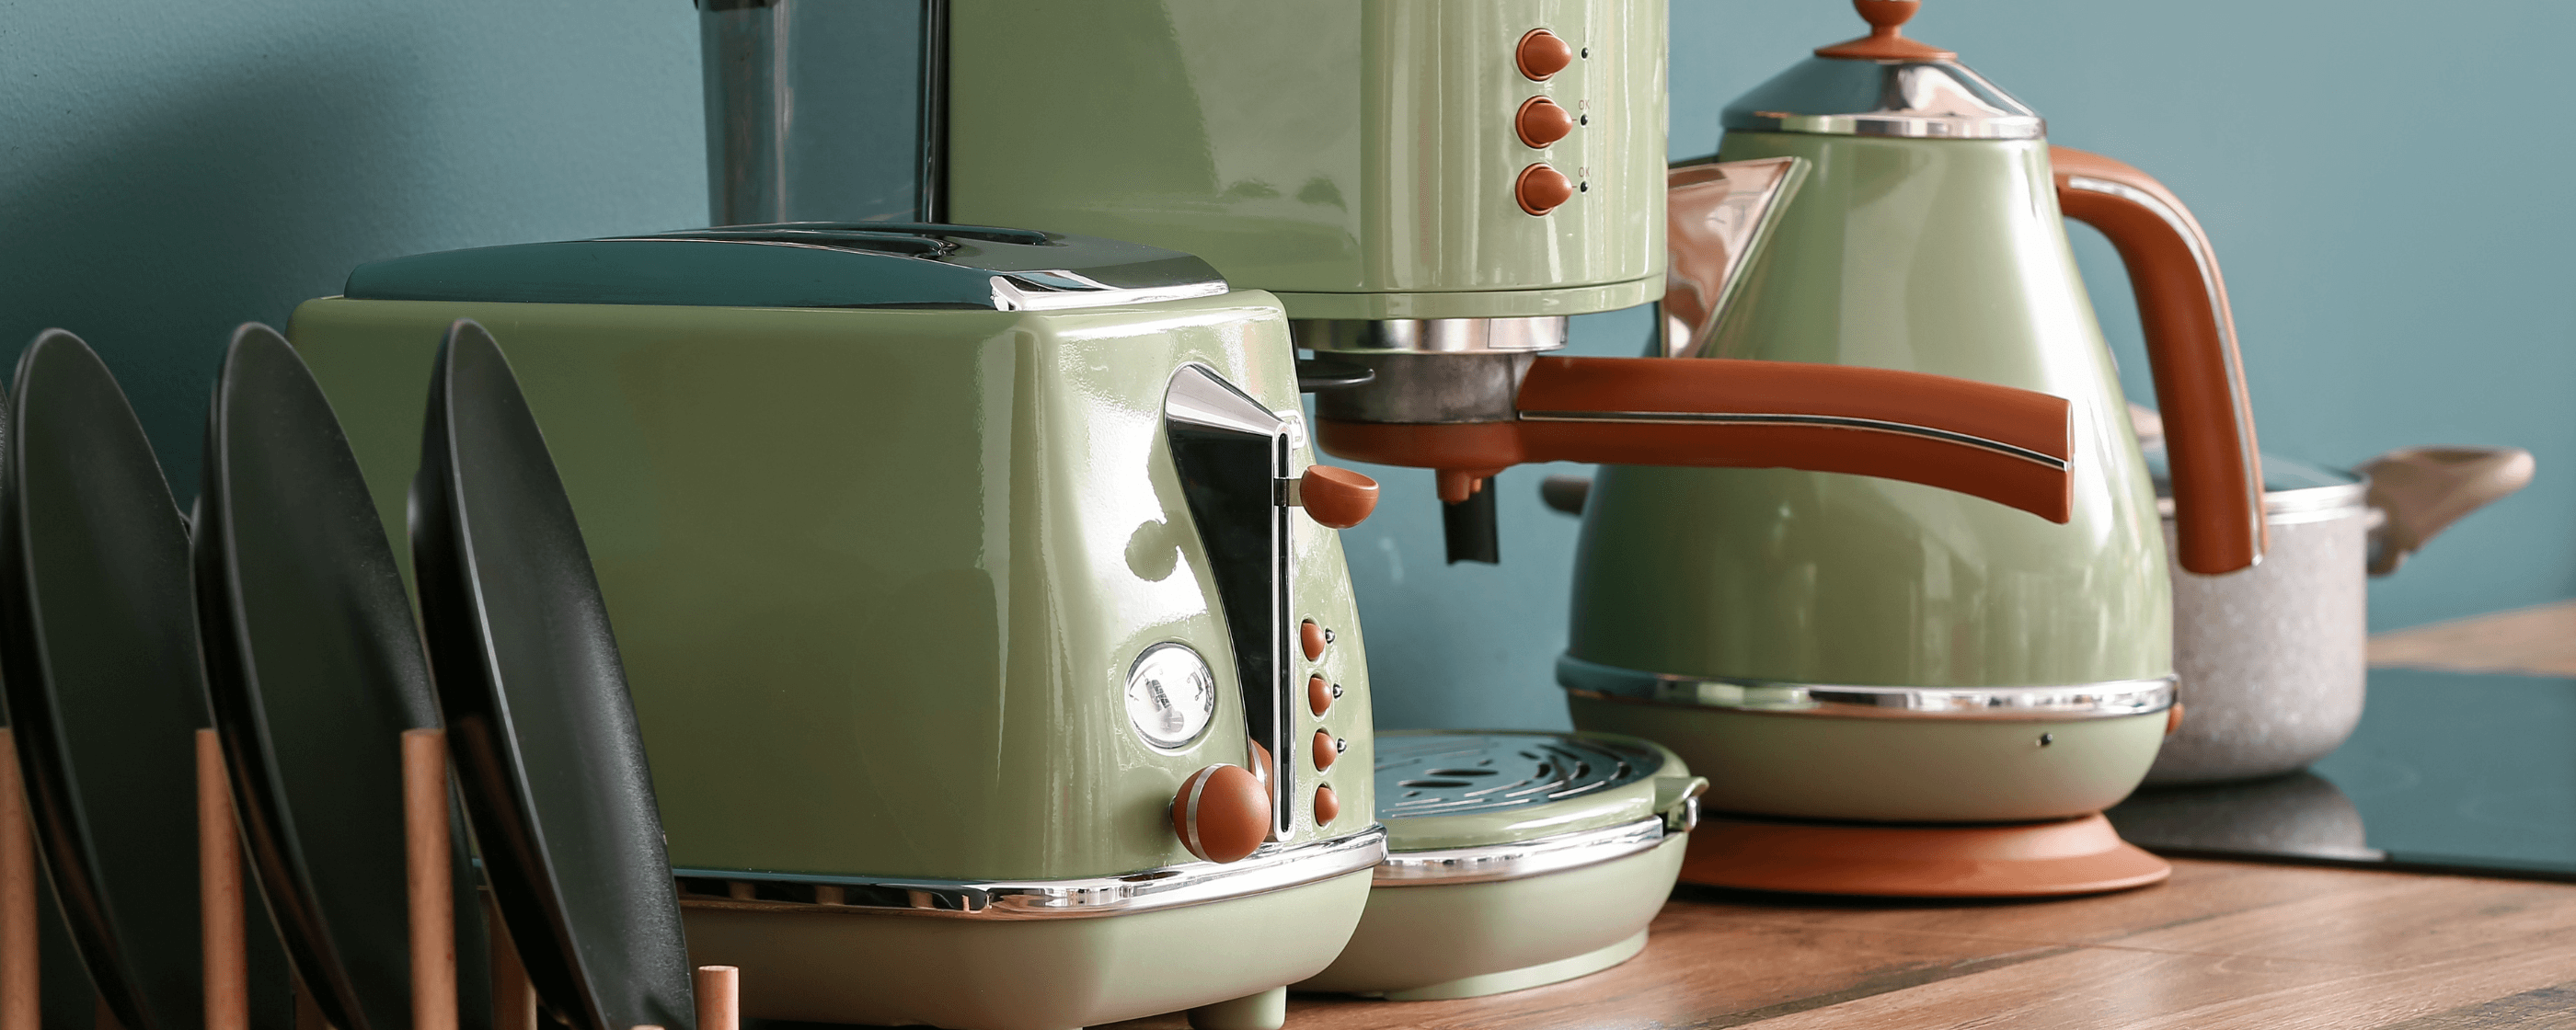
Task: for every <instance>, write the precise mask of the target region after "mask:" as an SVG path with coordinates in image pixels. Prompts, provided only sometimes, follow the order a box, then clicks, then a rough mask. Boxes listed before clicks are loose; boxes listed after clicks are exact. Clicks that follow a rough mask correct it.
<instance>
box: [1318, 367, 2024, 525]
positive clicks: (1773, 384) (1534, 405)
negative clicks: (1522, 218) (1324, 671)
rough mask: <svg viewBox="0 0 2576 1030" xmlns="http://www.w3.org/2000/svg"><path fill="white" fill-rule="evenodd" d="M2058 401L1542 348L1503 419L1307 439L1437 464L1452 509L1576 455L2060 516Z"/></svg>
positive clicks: (1327, 426) (1337, 425) (1912, 376)
mask: <svg viewBox="0 0 2576 1030" xmlns="http://www.w3.org/2000/svg"><path fill="white" fill-rule="evenodd" d="M2068 410H2069V405H2068V403H2067V401H2066V399H2065V398H2062V397H2054V396H2050V395H2048V394H2044V393H2037V392H2034V391H2030V390H2021V389H2015V388H2012V387H2007V386H1996V385H1994V384H1992V383H1981V382H1977V381H1974V380H1969V379H1959V378H1954V377H1950V376H1937V375H1929V374H1925V373H1920V372H1902V371H1896V370H1893V369H1882V368H1859V367H1852V366H1845V365H1823V364H1808V363H1803V362H1790V361H1748V360H1740V359H1731V358H1565V357H1542V358H1536V359H1533V360H1532V361H1531V362H1530V364H1529V366H1528V373H1527V375H1526V376H1525V377H1524V378H1523V379H1522V381H1521V385H1520V389H1519V391H1518V393H1517V395H1516V397H1515V410H1514V411H1513V413H1512V416H1513V417H1511V418H1509V419H1503V420H1496V421H1482V422H1449V423H1397V422H1358V421H1339V420H1335V419H1331V418H1322V419H1318V420H1317V422H1316V440H1317V441H1318V442H1319V443H1320V444H1322V446H1323V448H1324V450H1325V451H1327V452H1329V453H1332V454H1335V455H1339V456H1341V457H1345V458H1351V459H1354V460H1359V461H1373V462H1378V463H1380V464H1387V465H1402V466H1409V467H1413V468H1429V469H1437V470H1439V472H1440V477H1439V478H1440V491H1441V498H1442V499H1443V500H1445V501H1450V502H1452V503H1455V502H1456V501H1460V500H1464V499H1465V498H1466V496H1467V493H1468V491H1469V490H1470V489H1471V488H1472V485H1473V484H1474V483H1476V482H1477V481H1479V480H1482V479H1485V478H1489V477H1491V476H1493V475H1494V474H1495V473H1497V472H1500V471H1502V470H1503V469H1504V468H1507V467H1510V466H1513V465H1519V464H1525V463H1529V462H1538V461H1579V462H1591V463H1601V464H1614V465H1666V466H1684V467H1701V468H1792V469H1803V470H1806V471H1810V472H1843V473H1851V474H1855V475H1864V476H1877V477H1880V478H1884V479H1898V480H1904V481H1906V482H1911V483H1922V484H1925V485H1927V486H1936V487H1941V488H1943V489H1946V490H1955V491H1958V492H1960V493H1964V494H1969V495H1972V496H1976V497H1983V498H1985V499H1987V500H1990V501H1994V502H1996V503H1999V504H2004V505H2008V506H2011V507H2014V508H2019V509H2021V510H2023V511H2026V512H2030V513H2031V514H2033V515H2037V516H2039V517H2041V518H2044V519H2047V520H2049V521H2051V522H2057V523H2064V522H2066V521H2067V520H2068V519H2069V517H2070V515H2071V509H2072V507H2073V479H2072V477H2071V476H2070V475H2069V474H2068V464H2069V461H2070V459H2071V457H2072V454H2073V440H2072V431H2071V429H2070V427H2069V423H2068ZM1453 495H1454V496H1453Z"/></svg>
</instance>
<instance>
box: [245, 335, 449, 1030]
mask: <svg viewBox="0 0 2576 1030" xmlns="http://www.w3.org/2000/svg"><path fill="white" fill-rule="evenodd" d="M205 475H206V480H205V490H204V492H203V493H202V494H201V495H200V496H199V498H198V501H197V521H196V533H195V538H196V548H195V553H196V567H197V612H198V621H199V624H200V629H201V630H202V632H203V635H204V640H205V649H206V673H207V678H208V680H209V681H210V682H211V684H212V687H213V694H212V696H213V702H214V710H215V722H216V725H217V726H218V727H219V728H220V729H221V730H222V732H223V738H224V751H225V755H226V758H227V760H228V761H229V762H230V764H231V767H232V774H233V782H234V784H235V786H236V788H237V789H236V791H235V794H236V795H237V796H238V797H239V798H240V799H241V801H242V804H241V806H240V812H241V822H242V828H243V830H244V832H245V833H246V834H247V835H248V837H249V840H250V850H251V855H252V859H253V865H254V867H255V868H256V869H257V870H258V873H259V878H260V883H261V886H262V887H263V888H265V890H266V891H267V895H268V897H269V899H270V902H269V908H270V911H271V912H272V913H273V914H274V915H275V916H276V917H277V924H278V929H279V931H280V932H281V933H282V935H283V936H284V937H285V939H286V944H287V950H288V953H289V954H290V955H291V956H292V957H293V960H294V963H295V968H296V971H297V972H298V973H299V974H300V975H301V976H302V978H303V981H304V983H305V985H306V986H307V988H308V989H309V990H310V992H311V994H312V996H313V1000H314V1003H315V1005H316V1006H317V1007H319V1008H320V1009H321V1011H322V1015H323V1017H324V1018H325V1019H327V1020H329V1022H330V1024H331V1025H332V1026H334V1027H338V1028H339V1030H403V1028H406V1027H408V1026H410V1024H411V1008H410V1006H411V978H410V973H411V965H410V963H411V958H410V956H411V946H410V939H409V929H408V928H409V923H410V913H409V908H408V892H407V890H406V886H405V882H404V880H405V871H404V859H403V852H404V845H403V794H402V745H401V737H402V732H403V731H404V730H407V729H412V728H415V727H425V726H436V725H438V724H439V720H438V701H437V698H436V696H435V694H434V693H433V691H432V690H431V687H430V682H429V666H428V663H427V660H426V659H425V658H424V657H423V655H422V653H421V646H420V637H419V634H418V633H417V631H415V630H414V629H413V626H412V611H411V600H410V598H409V596H408V595H407V594H406V593H405V592H404V589H403V581H402V573H401V571H400V569H399V568H398V567H397V566H396V565H395V564H394V555H393V550H392V548H391V546H390V545H389V544H388V543H387V542H386V540H385V531H384V523H383V522H382V521H380V520H379V519H378V518H377V515H376V508H375V504H374V502H373V501H372V500H370V499H369V497H368V495H367V484H366V480H365V479H364V478H363V477H362V476H361V474H360V473H359V471H358V461H357V458H356V457H355V456H353V455H352V454H350V452H349V444H348V439H347V438H346V437H345V436H343V435H341V432H340V423H339V420H338V419H337V418H335V417H333V416H332V413H331V405H330V402H329V401H327V400H325V399H324V398H323V396H322V389H321V387H320V385H318V384H316V383H315V382H314V381H313V376H312V374H311V373H310V372H308V371H306V369H305V367H304V362H303V360H302V359H301V358H298V357H297V356H296V354H295V351H294V350H293V349H292V348H290V347H288V346H287V343H286V340H285V339H284V338H282V337H280V336H278V335H277V333H276V332H275V331H273V330H271V329H269V328H268V327H267V326H264V325H246V326H243V327H241V329H240V330H238V331H236V332H235V333H234V334H233V340H232V346H231V349H230V350H229V351H228V352H227V354H226V356H225V358H224V365H223V369H222V371H221V372H219V373H218V374H217V377H216V380H215V395H214V403H213V406H212V409H211V410H210V412H209V413H208V416H207V420H206V462H205ZM450 857H451V862H452V863H453V870H452V871H453V874H454V876H455V881H454V882H455V884H456V895H455V896H456V902H457V903H456V915H455V918H456V966H457V989H458V991H457V993H458V1008H459V1012H460V1015H461V1019H462V1022H463V1024H464V1025H465V1026H466V1027H468V1028H481V1027H486V1026H489V1025H490V1024H491V1014H492V1001H491V978H490V968H491V961H490V952H489V950H488V946H487V943H486V940H485V936H484V927H483V915H482V906H481V905H480V904H479V903H478V900H477V893H476V889H475V878H474V874H473V868H472V865H471V862H470V860H469V858H468V856H467V852H466V847H465V840H464V827H463V823H462V819H461V813H460V814H459V818H458V819H457V821H456V826H455V832H454V833H453V834H451V856H450Z"/></svg>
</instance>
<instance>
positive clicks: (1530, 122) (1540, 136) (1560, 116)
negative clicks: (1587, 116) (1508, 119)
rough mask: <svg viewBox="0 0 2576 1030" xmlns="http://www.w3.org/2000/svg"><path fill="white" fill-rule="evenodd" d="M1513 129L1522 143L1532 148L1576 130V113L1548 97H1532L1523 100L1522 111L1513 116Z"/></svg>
mask: <svg viewBox="0 0 2576 1030" xmlns="http://www.w3.org/2000/svg"><path fill="white" fill-rule="evenodd" d="M1512 131H1513V132H1514V133H1516V134H1518V135H1519V136H1520V138H1521V143H1522V145H1524V146H1528V147H1530V148H1532V149H1536V148H1539V147H1544V146H1546V145H1548V144H1550V143H1554V142H1556V141H1558V140H1561V139H1564V138H1565V134H1566V133H1569V132H1573V131H1574V115H1572V114H1571V113H1568V112H1567V111H1566V109H1565V108H1562V107H1559V106H1557V103H1556V101H1553V100H1550V99H1548V98H1546V97H1531V98H1529V99H1528V100H1525V101H1522V102H1521V109H1520V113H1518V114H1515V115H1513V116H1512Z"/></svg>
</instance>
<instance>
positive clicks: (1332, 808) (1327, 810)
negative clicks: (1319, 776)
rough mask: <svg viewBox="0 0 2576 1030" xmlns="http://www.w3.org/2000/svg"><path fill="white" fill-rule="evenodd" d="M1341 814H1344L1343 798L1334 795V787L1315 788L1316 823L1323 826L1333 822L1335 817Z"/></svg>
mask: <svg viewBox="0 0 2576 1030" xmlns="http://www.w3.org/2000/svg"><path fill="white" fill-rule="evenodd" d="M1340 814H1342V799H1340V798H1337V797H1334V796H1333V788H1331V787H1317V788H1315V825H1317V826H1322V825H1324V824H1326V823H1329V822H1332V821H1333V817H1334V816H1337V815H1340Z"/></svg>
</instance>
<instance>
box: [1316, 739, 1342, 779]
mask: <svg viewBox="0 0 2576 1030" xmlns="http://www.w3.org/2000/svg"><path fill="white" fill-rule="evenodd" d="M1340 757H1342V749H1340V748H1338V747H1334V746H1333V735H1332V734H1330V733H1326V732H1324V731H1323V730H1316V731H1315V771H1316V772H1322V771H1324V770H1326V769H1330V768H1332V767H1333V759H1336V758H1340Z"/></svg>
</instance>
